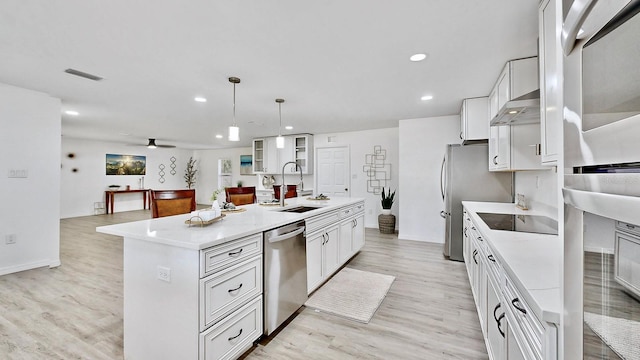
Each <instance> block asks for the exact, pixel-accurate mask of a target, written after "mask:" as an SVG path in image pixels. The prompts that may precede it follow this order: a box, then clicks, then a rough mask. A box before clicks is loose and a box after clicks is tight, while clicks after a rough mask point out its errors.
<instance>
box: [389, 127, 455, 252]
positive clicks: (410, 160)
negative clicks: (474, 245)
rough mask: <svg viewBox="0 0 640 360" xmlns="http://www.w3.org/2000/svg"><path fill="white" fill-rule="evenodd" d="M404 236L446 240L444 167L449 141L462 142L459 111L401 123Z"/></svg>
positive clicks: (402, 222) (401, 233)
mask: <svg viewBox="0 0 640 360" xmlns="http://www.w3.org/2000/svg"><path fill="white" fill-rule="evenodd" d="M399 129H400V131H399V135H400V136H399V142H400V147H399V152H400V182H399V186H398V187H400V188H402V194H404V196H402V197H401V201H400V208H399V210H400V211H399V213H400V224H399V233H398V237H399V238H400V239H407V240H418V241H429V242H436V243H444V227H445V220H444V219H443V218H441V217H440V211H442V210H443V208H444V204H443V202H442V197H441V195H440V168H441V165H442V159H443V157H444V152H445V148H446V145H447V144H459V143H460V138H459V133H460V117H459V116H457V115H452V116H441V117H434V118H423V119H410V120H401V121H400V123H399Z"/></svg>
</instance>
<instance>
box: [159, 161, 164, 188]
mask: <svg viewBox="0 0 640 360" xmlns="http://www.w3.org/2000/svg"><path fill="white" fill-rule="evenodd" d="M158 169H160V171H159V172H158V175H160V179H158V181H159V182H160V183H161V184H163V183H164V164H160V165H158Z"/></svg>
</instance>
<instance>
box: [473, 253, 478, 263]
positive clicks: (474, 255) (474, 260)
mask: <svg viewBox="0 0 640 360" xmlns="http://www.w3.org/2000/svg"><path fill="white" fill-rule="evenodd" d="M476 255H478V250H473V262H474V263H476V264H478V260H476Z"/></svg>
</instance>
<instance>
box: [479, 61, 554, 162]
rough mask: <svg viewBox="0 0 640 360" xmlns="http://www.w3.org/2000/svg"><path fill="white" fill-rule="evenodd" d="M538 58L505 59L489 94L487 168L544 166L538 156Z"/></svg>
mask: <svg viewBox="0 0 640 360" xmlns="http://www.w3.org/2000/svg"><path fill="white" fill-rule="evenodd" d="M538 88H539V87H538V58H537V57H531V58H525V59H517V60H512V61H508V62H507V64H506V65H505V67H504V68H503V69H502V71H501V72H500V76H499V77H498V80H497V81H496V83H495V85H494V87H493V89H492V91H491V94H490V95H489V99H488V103H489V118H490V121H489V124H490V125H491V128H490V130H489V170H490V171H518V170H538V169H544V167H543V166H542V165H541V157H540V150H539V149H540V145H539V144H540V114H539V112H540V110H539V100H538V99H537V96H538V95H537V91H536V90H538Z"/></svg>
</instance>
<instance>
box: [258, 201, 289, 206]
mask: <svg viewBox="0 0 640 360" xmlns="http://www.w3.org/2000/svg"><path fill="white" fill-rule="evenodd" d="M258 204H259V205H262V206H279V205H280V203H279V202H261V203H258ZM285 205H286V204H285Z"/></svg>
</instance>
